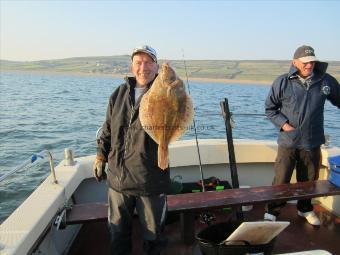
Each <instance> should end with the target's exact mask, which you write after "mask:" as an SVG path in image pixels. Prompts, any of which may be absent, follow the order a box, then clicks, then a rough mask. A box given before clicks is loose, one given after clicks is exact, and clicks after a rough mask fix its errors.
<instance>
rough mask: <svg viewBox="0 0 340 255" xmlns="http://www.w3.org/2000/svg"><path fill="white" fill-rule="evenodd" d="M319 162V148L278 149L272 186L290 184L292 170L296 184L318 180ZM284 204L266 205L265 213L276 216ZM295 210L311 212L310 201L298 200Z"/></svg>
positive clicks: (280, 147)
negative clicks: (294, 173) (294, 172)
mask: <svg viewBox="0 0 340 255" xmlns="http://www.w3.org/2000/svg"><path fill="white" fill-rule="evenodd" d="M320 160H321V150H320V147H317V148H314V149H311V150H304V149H292V148H285V147H282V146H279V147H278V152H277V157H276V161H275V177H274V180H273V185H277V184H284V183H290V179H291V177H292V174H293V170H294V168H296V180H297V181H298V182H304V181H313V180H317V179H318V178H319V170H320ZM285 204H286V202H274V203H269V204H267V205H266V212H268V213H270V214H273V215H275V216H278V215H279V214H280V209H281V208H282V207H283V206H284V205H285ZM297 209H298V210H299V211H300V212H310V211H313V205H312V202H311V199H304V200H299V201H298V203H297Z"/></svg>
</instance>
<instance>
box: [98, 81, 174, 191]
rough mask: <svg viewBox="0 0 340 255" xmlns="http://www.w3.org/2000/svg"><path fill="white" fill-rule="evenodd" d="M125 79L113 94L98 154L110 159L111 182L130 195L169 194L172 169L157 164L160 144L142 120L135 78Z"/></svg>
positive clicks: (109, 177)
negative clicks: (149, 133) (147, 131)
mask: <svg viewBox="0 0 340 255" xmlns="http://www.w3.org/2000/svg"><path fill="white" fill-rule="evenodd" d="M125 81H126V82H125V83H123V84H122V85H120V86H119V87H118V88H117V89H116V90H115V91H114V92H113V93H112V95H111V97H110V101H109V104H108V108H107V114H106V121H105V122H104V124H103V132H102V135H101V137H100V142H99V145H98V147H97V155H98V156H101V157H103V158H105V159H106V160H107V161H108V184H109V186H110V187H111V188H112V189H114V190H116V191H118V192H122V193H126V194H131V195H141V196H149V195H158V194H162V193H168V192H169V189H170V172H169V169H167V170H165V171H163V170H161V169H160V168H159V167H158V165H157V162H158V160H157V150H158V145H157V143H156V142H154V141H153V140H152V139H151V138H150V136H149V135H148V134H147V133H146V132H145V131H144V130H143V128H142V125H141V123H140V120H139V103H140V100H138V102H134V88H135V84H136V80H135V78H132V77H127V78H126V79H125ZM149 86H150V84H149ZM149 86H148V87H149ZM140 98H141V97H140Z"/></svg>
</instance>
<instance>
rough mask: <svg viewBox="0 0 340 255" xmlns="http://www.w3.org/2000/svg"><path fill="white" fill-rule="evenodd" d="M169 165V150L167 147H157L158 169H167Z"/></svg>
mask: <svg viewBox="0 0 340 255" xmlns="http://www.w3.org/2000/svg"><path fill="white" fill-rule="evenodd" d="M168 165H169V150H168V146H164V145H163V144H162V145H159V146H158V167H159V168H160V169H162V170H165V169H167V168H168Z"/></svg>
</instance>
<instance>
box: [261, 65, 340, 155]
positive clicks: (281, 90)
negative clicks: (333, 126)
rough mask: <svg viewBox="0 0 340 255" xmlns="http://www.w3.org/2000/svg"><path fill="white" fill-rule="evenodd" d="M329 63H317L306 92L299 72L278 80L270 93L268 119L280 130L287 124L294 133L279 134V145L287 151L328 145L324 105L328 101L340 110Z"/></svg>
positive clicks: (339, 94)
mask: <svg viewBox="0 0 340 255" xmlns="http://www.w3.org/2000/svg"><path fill="white" fill-rule="evenodd" d="M326 69H327V63H324V62H316V63H315V67H314V75H313V77H312V80H311V84H310V86H309V87H308V88H307V87H306V86H305V85H303V84H302V83H301V81H300V80H299V78H298V76H297V72H298V70H297V68H296V67H295V66H293V65H292V66H291V68H290V70H289V73H287V74H284V75H281V76H279V77H278V78H277V79H276V80H275V81H274V83H273V85H272V87H271V90H270V91H269V94H268V97H267V100H266V103H265V109H266V115H267V117H268V118H269V119H270V120H271V121H272V122H273V123H274V125H275V126H277V127H278V128H279V129H281V127H282V126H283V124H284V123H286V122H288V123H289V124H290V125H291V126H293V127H295V130H293V131H289V132H284V131H283V130H282V129H281V130H280V133H279V136H278V144H279V145H281V146H283V147H287V148H300V149H312V148H316V147H317V146H320V145H321V144H323V143H324V142H325V137H324V123H323V122H324V105H325V101H326V99H327V100H329V101H330V102H331V103H332V104H333V105H335V106H337V107H338V108H340V86H339V83H338V82H337V80H336V79H335V78H334V77H332V76H331V75H329V74H327V73H326Z"/></svg>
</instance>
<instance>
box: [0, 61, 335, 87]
mask: <svg viewBox="0 0 340 255" xmlns="http://www.w3.org/2000/svg"><path fill="white" fill-rule="evenodd" d="M159 62H160V64H161V63H162V62H164V60H160V61H159ZM169 62H170V63H171V65H172V66H173V67H174V68H175V70H176V72H177V73H178V75H179V76H180V77H182V78H184V77H186V72H185V65H184V61H183V60H170V61H169ZM289 66H290V61H288V60H287V61H283V60H277V61H276V60H186V67H187V74H188V77H190V78H206V79H232V80H251V81H269V82H270V81H273V80H274V79H275V78H276V77H277V76H278V75H280V74H282V73H285V72H287V71H288V69H289ZM0 69H1V71H6V70H17V71H48V72H70V73H83V74H114V75H126V74H129V73H130V57H129V56H128V55H122V56H104V57H77V58H67V59H57V60H41V61H24V62H19V61H7V60H0ZM328 72H329V73H330V74H332V75H333V76H335V77H336V78H337V79H338V80H340V61H331V62H329V68H328Z"/></svg>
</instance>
